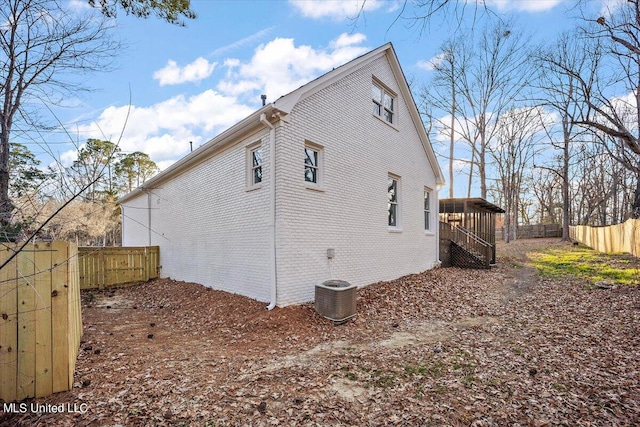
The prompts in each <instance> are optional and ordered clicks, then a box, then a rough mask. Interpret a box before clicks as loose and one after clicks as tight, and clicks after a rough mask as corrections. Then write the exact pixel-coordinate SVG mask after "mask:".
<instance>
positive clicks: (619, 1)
mask: <svg viewBox="0 0 640 427" xmlns="http://www.w3.org/2000/svg"><path fill="white" fill-rule="evenodd" d="M600 3H601V6H600V14H601V15H603V16H611V15H612V14H613V12H615V11H616V10H618V9H620V8H621V7H623V6H624V5H625V4H628V1H627V0H601V1H600Z"/></svg>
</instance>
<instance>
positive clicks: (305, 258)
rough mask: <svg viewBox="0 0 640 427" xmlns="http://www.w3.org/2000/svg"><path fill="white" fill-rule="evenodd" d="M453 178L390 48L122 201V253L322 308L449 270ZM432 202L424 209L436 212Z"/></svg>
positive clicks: (255, 119)
mask: <svg viewBox="0 0 640 427" xmlns="http://www.w3.org/2000/svg"><path fill="white" fill-rule="evenodd" d="M443 183H444V179H443V176H442V172H441V170H440V167H439V166H438V162H437V160H436V157H435V155H434V152H433V149H432V147H431V144H430V142H429V140H428V137H427V134H426V132H425V129H424V127H423V124H422V121H421V119H420V115H419V113H418V111H417V109H416V106H415V103H414V101H413V98H412V96H411V93H410V91H409V88H408V86H407V82H406V80H405V78H404V75H403V73H402V70H401V68H400V64H399V63H398V59H397V57H396V54H395V52H394V50H393V47H392V46H391V44H386V45H384V46H381V47H379V48H377V49H375V50H373V51H371V52H369V53H367V54H365V55H363V56H361V57H359V58H356V59H354V60H352V61H350V62H349V63H347V64H345V65H343V66H341V67H338V68H336V69H334V70H333V71H330V72H329V73H327V74H325V75H323V76H321V77H319V78H318V79H316V80H313V81H312V82H310V83H308V84H306V85H304V86H302V87H300V88H298V89H297V90H295V91H293V92H291V93H289V94H288V95H285V96H283V97H281V98H279V99H278V100H276V101H275V102H273V103H270V104H267V105H266V106H264V107H262V108H261V109H260V110H258V111H256V112H254V113H253V114H251V115H250V116H249V117H247V118H245V119H244V120H242V121H241V122H239V123H237V124H236V125H234V126H233V127H231V128H229V129H228V130H226V131H225V132H223V133H221V134H220V135H218V136H217V137H215V138H213V139H212V140H210V141H209V142H207V143H206V144H205V145H203V146H202V147H200V148H198V149H197V150H195V151H193V152H192V153H190V154H189V155H188V156H186V157H184V158H183V159H181V160H179V161H178V162H176V163H175V164H173V165H172V166H171V167H169V168H167V169H166V170H165V171H163V172H162V173H160V174H158V175H157V176H155V177H154V178H152V179H150V180H149V181H147V182H146V183H145V184H144V186H143V187H141V188H139V189H137V190H135V191H133V192H131V193H130V194H128V195H126V196H124V197H123V198H121V199H120V200H119V203H120V205H121V206H122V212H123V219H122V226H123V245H125V246H131V245H159V246H160V254H161V265H162V271H161V276H162V277H171V278H174V279H179V280H186V281H193V282H198V283H201V284H203V285H206V286H210V287H213V288H216V289H221V290H225V291H228V292H233V293H238V294H242V295H246V296H249V297H252V298H255V299H257V300H260V301H267V302H269V303H270V304H269V307H273V306H275V305H278V306H285V305H289V304H294V303H301V302H306V301H312V300H313V298H314V290H315V284H316V283H320V282H322V281H324V280H327V279H329V278H338V279H343V280H346V281H348V282H351V283H352V284H355V285H358V286H363V285H366V284H370V283H373V282H377V281H380V280H389V279H395V278H398V277H401V276H403V275H406V274H410V273H417V272H420V271H424V270H427V269H430V268H432V267H434V266H435V265H436V264H437V263H438V235H437V232H438V223H437V217H438V199H437V189H438V188H439V186H440V185H442V184H443ZM425 200H426V203H425Z"/></svg>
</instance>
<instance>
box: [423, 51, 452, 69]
mask: <svg viewBox="0 0 640 427" xmlns="http://www.w3.org/2000/svg"><path fill="white" fill-rule="evenodd" d="M446 57H447V54H446V53H444V52H443V53H440V54H438V55H436V56H434V57H433V58H431V59H427V60H424V59H423V60H420V61H418V63H417V64H416V66H417V67H418V68H421V69H423V70H426V71H433V70H435V69H436V68H438V67H439V66H440V64H442V61H443V60H444V59H445V58H446Z"/></svg>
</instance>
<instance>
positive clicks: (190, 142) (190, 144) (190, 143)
mask: <svg viewBox="0 0 640 427" xmlns="http://www.w3.org/2000/svg"><path fill="white" fill-rule="evenodd" d="M189 148H190V149H191V151H193V141H189Z"/></svg>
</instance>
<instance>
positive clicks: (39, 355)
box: [0, 241, 82, 402]
mask: <svg viewBox="0 0 640 427" xmlns="http://www.w3.org/2000/svg"><path fill="white" fill-rule="evenodd" d="M17 247H18V245H15V244H5V245H3V246H1V247H0V264H1V263H4V262H5V260H7V259H8V258H9V256H10V255H11V254H12V253H13V252H14V251H15V250H16V248H17ZM77 259H78V258H77V247H76V246H75V245H74V244H73V243H67V242H62V241H54V242H48V243H36V244H30V245H27V246H26V247H25V248H24V250H23V251H21V252H20V253H19V254H18V255H17V256H16V257H15V258H14V259H13V260H12V261H11V262H9V263H8V264H7V265H6V266H4V267H3V268H2V269H0V399H2V400H4V401H5V402H10V401H14V400H22V399H25V398H27V397H40V396H46V395H49V394H52V393H56V392H59V391H66V390H70V389H71V387H72V386H73V372H74V370H75V365H76V357H77V356H78V350H79V348H80V338H81V336H82V317H81V313H80V285H79V283H78V263H77Z"/></svg>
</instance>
